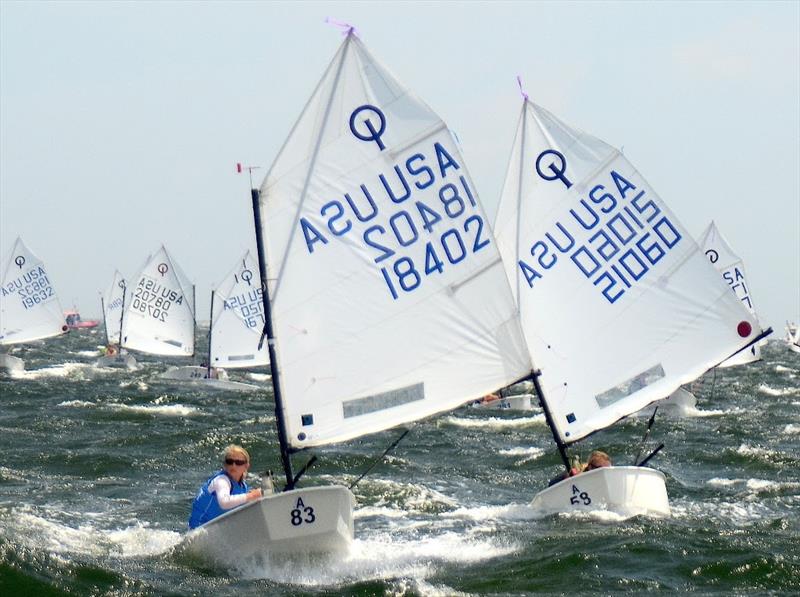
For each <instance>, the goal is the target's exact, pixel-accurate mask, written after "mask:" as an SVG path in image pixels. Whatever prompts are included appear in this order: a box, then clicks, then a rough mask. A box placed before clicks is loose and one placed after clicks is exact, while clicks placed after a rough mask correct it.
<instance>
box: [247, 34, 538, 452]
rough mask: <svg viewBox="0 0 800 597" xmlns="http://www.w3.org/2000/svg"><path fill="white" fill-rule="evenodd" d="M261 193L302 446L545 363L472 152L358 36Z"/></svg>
mask: <svg viewBox="0 0 800 597" xmlns="http://www.w3.org/2000/svg"><path fill="white" fill-rule="evenodd" d="M260 197H261V199H260V201H261V204H260V209H261V212H262V213H263V227H262V232H263V237H264V239H265V242H266V249H265V256H266V262H267V268H268V273H269V295H270V300H271V311H272V320H273V322H274V334H275V349H276V353H275V354H276V357H277V360H278V362H279V366H278V367H277V370H278V371H279V378H280V379H279V380H277V381H278V382H279V383H280V384H281V387H282V393H283V395H284V396H285V399H284V400H282V403H283V411H282V418H283V420H284V421H285V428H286V432H287V433H286V435H287V439H288V442H289V444H290V446H291V447H292V448H304V447H309V446H314V445H322V444H327V443H330V442H335V441H342V440H346V439H349V438H353V437H358V436H360V435H363V434H366V433H370V432H375V431H380V430H383V429H387V428H390V427H393V426H396V425H399V424H402V423H406V422H410V421H415V420H417V419H421V418H423V417H426V416H429V415H432V414H434V413H438V412H442V411H446V410H449V409H452V408H455V407H457V406H459V405H461V404H463V403H465V402H467V401H469V400H472V399H475V398H477V397H480V396H482V395H484V394H486V393H488V392H490V391H493V390H495V389H497V388H498V387H502V386H505V385H508V384H509V383H511V382H513V381H515V380H517V379H519V378H520V377H523V376H525V375H527V374H528V373H529V372H530V370H531V366H530V359H529V356H528V353H527V350H526V348H525V345H524V339H523V337H522V334H521V330H520V328H519V323H518V320H517V316H516V307H515V306H514V303H513V299H512V297H511V295H510V293H509V292H508V283H507V281H506V278H505V272H504V270H503V266H502V264H501V262H500V256H499V254H498V251H497V248H496V246H495V242H494V240H493V238H492V234H491V229H490V226H489V223H488V222H487V221H486V216H485V213H484V211H483V208H482V206H481V204H480V202H479V201H478V195H477V192H476V191H475V187H474V185H473V183H472V180H471V179H470V176H469V174H468V173H467V170H466V167H465V164H464V159H463V157H462V155H461V152H460V150H459V147H458V145H457V144H456V142H455V140H454V138H453V136H452V134H451V133H450V132H449V130H448V129H447V126H446V125H445V123H444V122H443V121H442V120H441V118H439V116H438V115H436V114H435V113H434V112H433V111H432V110H431V109H430V108H429V107H428V106H427V105H426V104H425V103H423V102H422V101H421V100H420V99H419V98H417V97H416V96H414V95H413V94H412V93H411V92H410V91H409V90H408V89H406V88H405V87H404V86H403V85H402V84H400V83H399V82H398V81H397V80H396V79H395V78H394V77H393V76H392V75H391V74H390V73H389V72H388V70H387V69H386V68H385V67H384V66H382V65H381V64H380V63H379V62H378V61H377V60H375V59H374V58H373V57H372V55H371V54H370V53H369V52H368V51H367V49H366V48H365V47H364V45H363V44H362V43H361V41H360V40H359V39H358V38H357V37H356V36H355V35H354V34H353V33H352V32H351V33H349V34H348V36H347V38H346V39H345V41H344V42H343V43H342V45H341V47H340V48H339V50H338V52H337V53H336V55H335V56H334V58H333V60H332V62H331V64H330V65H329V67H328V69H327V71H326V72H325V74H324V75H323V77H322V80H321V81H320V82H319V84H318V86H317V88H316V90H315V91H314V93H313V95H312V97H311V99H310V100H309V102H308V104H307V105H306V107H305V109H304V111H303V112H302V114H301V116H300V118H299V120H298V122H297V123H296V124H295V126H294V127H293V129H292V131H291V133H290V136H289V138H288V139H287V140H286V142H285V144H284V146H283V147H282V149H281V151H280V153H279V155H278V156H277V158H276V160H275V162H274V164H273V165H272V167H271V169H270V171H269V173H268V174H267V176H266V178H265V179H264V182H263V184H262V186H261V189H260ZM273 381H274V382H275V380H273Z"/></svg>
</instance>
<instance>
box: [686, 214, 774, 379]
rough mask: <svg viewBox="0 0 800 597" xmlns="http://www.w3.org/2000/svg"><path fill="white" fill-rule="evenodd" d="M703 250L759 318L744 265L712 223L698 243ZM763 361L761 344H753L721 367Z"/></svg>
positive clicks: (729, 284)
mask: <svg viewBox="0 0 800 597" xmlns="http://www.w3.org/2000/svg"><path fill="white" fill-rule="evenodd" d="M697 242H698V244H699V245H700V247H701V248H702V249H703V252H704V253H705V255H706V257H707V258H708V260H709V261H710V262H711V263H712V264H713V265H714V267H715V268H716V269H717V271H718V272H719V273H720V274H722V278H723V280H725V282H726V283H727V284H728V287H729V288H730V289H731V290H732V291H733V293H734V295H736V298H738V299H739V300H740V301H742V304H743V305H744V306H745V308H746V309H747V310H748V311H750V313H752V315H753V317H755V318H758V315H756V310H755V308H754V307H753V297H752V295H751V293H750V285H749V284H748V282H747V276H746V275H745V271H744V263H743V262H742V258H741V257H739V256H738V255H737V254H736V253H735V252H734V251H733V249H732V248H731V245H730V243H729V242H728V241H727V240H726V239H725V237H724V236H722V233H721V232H720V231H719V229H717V225H716V224H715V223H714V222H713V221H712V222H711V223H710V224H709V225H708V227H707V228H706V229H705V230H704V231H703V234H702V235H701V236H700V239H699V240H698V241H697ZM760 360H761V348H760V346H759V344H758V343H757V344H753V345H752V346H751V347H750V348H748V349H747V350H743V351H741V352H739V353H737V354H735V355H733V356H732V357H731V358H729V359H727V360H725V361H723V362H722V363H720V365H719V366H720V367H733V366H735V365H744V364H747V363H752V362H754V361H760Z"/></svg>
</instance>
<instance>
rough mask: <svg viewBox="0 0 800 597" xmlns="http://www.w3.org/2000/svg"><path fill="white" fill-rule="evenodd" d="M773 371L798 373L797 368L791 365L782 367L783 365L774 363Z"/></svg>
mask: <svg viewBox="0 0 800 597" xmlns="http://www.w3.org/2000/svg"><path fill="white" fill-rule="evenodd" d="M775 371H777V372H778V373H800V371H798V370H797V369H792V368H791V367H784V366H783V365H775Z"/></svg>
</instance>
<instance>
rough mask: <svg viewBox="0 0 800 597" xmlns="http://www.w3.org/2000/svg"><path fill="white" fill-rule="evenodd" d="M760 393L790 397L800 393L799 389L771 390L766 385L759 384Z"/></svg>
mask: <svg viewBox="0 0 800 597" xmlns="http://www.w3.org/2000/svg"><path fill="white" fill-rule="evenodd" d="M758 391H759V392H761V393H762V394H767V395H769V396H790V395H792V394H798V393H800V389H798V388H771V387H769V386H768V385H767V384H765V383H762V384H759V386H758Z"/></svg>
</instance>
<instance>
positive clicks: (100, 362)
mask: <svg viewBox="0 0 800 597" xmlns="http://www.w3.org/2000/svg"><path fill="white" fill-rule="evenodd" d="M94 366H95V367H112V368H117V369H121V368H125V369H129V370H131V371H133V370H134V369H138V368H139V364H138V363H137V362H136V359H135V358H134V356H133V355H132V354H117V355H107V356H104V357H100V358H99V359H97V361H95V363H94Z"/></svg>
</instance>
